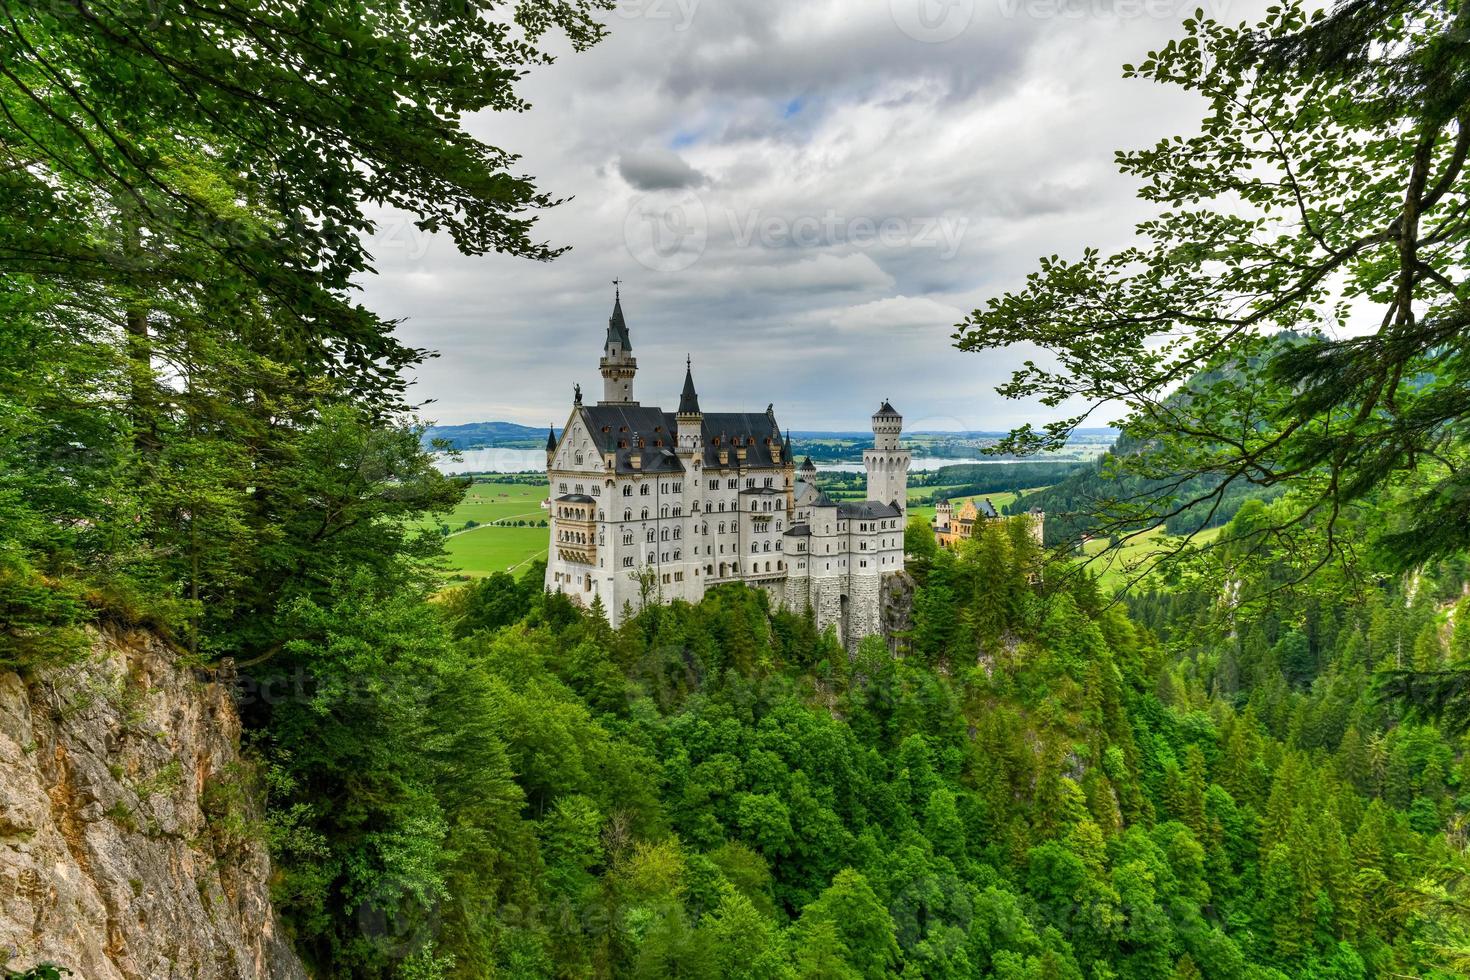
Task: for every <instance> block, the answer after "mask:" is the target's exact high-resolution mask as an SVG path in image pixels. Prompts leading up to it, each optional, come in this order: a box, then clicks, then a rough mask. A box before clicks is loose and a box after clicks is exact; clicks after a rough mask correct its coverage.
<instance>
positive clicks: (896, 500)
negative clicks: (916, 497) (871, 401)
mask: <svg viewBox="0 0 1470 980" xmlns="http://www.w3.org/2000/svg"><path fill="white" fill-rule="evenodd" d="M901 432H903V416H902V415H899V414H898V412H897V411H896V410H895V409H894V407H893V406H892V405H890V404H888V402H887V401H886V400H885V401H884V402H883V405H882V406H881V407H880V408H879V409H878V411H877V412H875V413H873V448H872V449H865V450H863V466H864V467H865V468H866V469H867V471H868V499H869V500H876V501H878V502H879V503H884V504H893V505H895V506H896V507H898V509H899V511H900V512H902V513H903V514H904V515H907V514H908V508H909V501H908V497H909V458H910V454H909V451H908V450H907V449H900V448H899V445H898V436H899V433H901Z"/></svg>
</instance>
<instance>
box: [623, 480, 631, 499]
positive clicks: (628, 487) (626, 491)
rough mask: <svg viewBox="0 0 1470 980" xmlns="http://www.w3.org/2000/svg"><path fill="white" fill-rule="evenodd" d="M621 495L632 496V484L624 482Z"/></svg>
mask: <svg viewBox="0 0 1470 980" xmlns="http://www.w3.org/2000/svg"><path fill="white" fill-rule="evenodd" d="M623 496H624V497H631V496H633V484H631V483H625V484H623Z"/></svg>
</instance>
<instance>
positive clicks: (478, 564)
mask: <svg viewBox="0 0 1470 980" xmlns="http://www.w3.org/2000/svg"><path fill="white" fill-rule="evenodd" d="M547 534H548V532H547V530H546V528H544V527H477V528H475V529H473V530H471V531H464V532H461V533H459V534H456V535H453V536H452V537H450V539H449V540H448V541H446V542H444V549H445V551H447V552H448V554H449V567H450V568H451V569H452V570H453V571H454V572H456V573H458V574H460V575H468V576H470V577H471V578H484V577H485V576H486V575H490V574H492V573H493V572H505V571H512V570H514V571H517V572H519V571H520V570H521V566H523V565H525V564H526V563H527V562H529V561H532V560H533V559H536V558H541V557H543V556H544V555H545V554H546V543H547Z"/></svg>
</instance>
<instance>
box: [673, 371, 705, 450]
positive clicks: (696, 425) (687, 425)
mask: <svg viewBox="0 0 1470 980" xmlns="http://www.w3.org/2000/svg"><path fill="white" fill-rule="evenodd" d="M674 421H675V422H676V423H677V425H678V428H679V449H678V452H679V454H680V455H681V456H682V455H685V454H688V455H691V456H697V455H700V454H702V453H703V452H704V413H703V412H701V411H700V410H699V395H698V393H696V392H695V390H694V372H693V368H692V367H691V366H690V362H689V358H688V357H685V358H684V391H683V392H682V393H681V394H680V395H679V414H677V415H675V416H674Z"/></svg>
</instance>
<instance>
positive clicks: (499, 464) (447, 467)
mask: <svg viewBox="0 0 1470 980" xmlns="http://www.w3.org/2000/svg"><path fill="white" fill-rule="evenodd" d="M459 457H460V458H459V460H458V461H454V460H450V459H446V458H445V457H444V456H442V455H438V456H437V457H436V458H437V459H438V463H437V464H436V465H437V466H438V467H439V470H440V472H442V473H544V472H545V471H546V453H545V452H544V451H543V450H540V449H465V450H462V451H461V452H460V454H459ZM1020 462H1029V461H1028V460H1019V459H950V458H947V457H944V456H918V457H915V459H914V461H913V462H912V463H911V464H909V470H910V471H911V472H921V471H924V470H937V469H939V468H940V467H942V466H956V465H960V464H963V463H1020ZM817 469H818V470H819V471H821V472H825V473H862V472H863V464H862V463H818V464H817Z"/></svg>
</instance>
